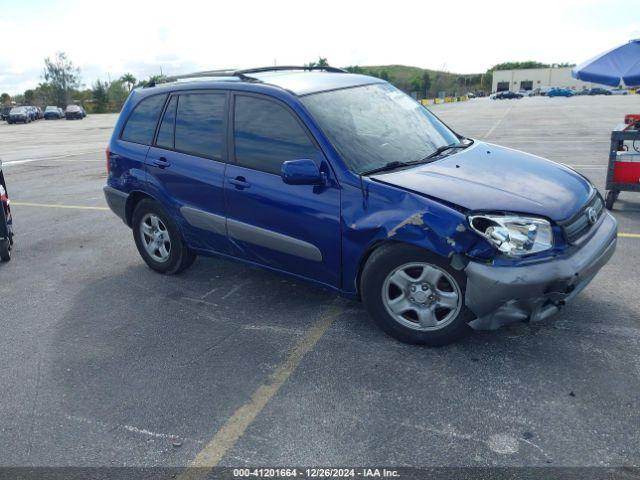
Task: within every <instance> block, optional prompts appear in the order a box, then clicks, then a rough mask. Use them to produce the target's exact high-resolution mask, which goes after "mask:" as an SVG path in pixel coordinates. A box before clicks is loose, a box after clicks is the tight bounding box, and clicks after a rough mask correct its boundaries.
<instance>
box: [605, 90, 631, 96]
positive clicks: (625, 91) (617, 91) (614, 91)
mask: <svg viewBox="0 0 640 480" xmlns="http://www.w3.org/2000/svg"><path fill="white" fill-rule="evenodd" d="M609 91H610V92H611V95H629V90H627V89H626V88H612V89H611V90H609Z"/></svg>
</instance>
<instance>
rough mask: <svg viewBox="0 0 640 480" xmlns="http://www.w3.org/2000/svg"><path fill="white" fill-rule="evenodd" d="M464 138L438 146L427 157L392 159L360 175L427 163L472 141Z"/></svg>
mask: <svg viewBox="0 0 640 480" xmlns="http://www.w3.org/2000/svg"><path fill="white" fill-rule="evenodd" d="M464 140H468V142H467V143H462V142H461V143H452V144H450V145H443V146H442V147H438V148H437V149H436V151H435V152H433V153H431V154H430V155H429V156H428V157H425V158H423V159H422V160H413V161H411V162H399V161H398V160H394V161H393V162H389V163H385V164H384V165H382V166H381V167H377V168H374V169H372V170H367V171H365V172H362V173H361V174H360V175H371V174H373V173H380V172H388V171H390V170H396V169H397V168H402V167H409V166H411V165H420V164H421V163H429V160H431V159H433V158H434V157H437V156H438V155H441V154H442V153H444V152H446V151H447V150H452V149H456V148H461V149H464V148H467V147H468V146H470V145H471V144H472V143H473V140H470V139H464Z"/></svg>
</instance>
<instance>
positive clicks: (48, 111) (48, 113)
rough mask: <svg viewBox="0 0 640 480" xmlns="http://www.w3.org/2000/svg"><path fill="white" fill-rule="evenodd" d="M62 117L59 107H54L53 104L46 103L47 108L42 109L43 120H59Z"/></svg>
mask: <svg viewBox="0 0 640 480" xmlns="http://www.w3.org/2000/svg"><path fill="white" fill-rule="evenodd" d="M63 117H64V113H63V112H62V109H61V108H58V107H55V106H53V105H48V106H47V108H45V109H44V119H45V120H60V119H61V118H63Z"/></svg>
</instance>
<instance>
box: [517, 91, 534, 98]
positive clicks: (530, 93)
mask: <svg viewBox="0 0 640 480" xmlns="http://www.w3.org/2000/svg"><path fill="white" fill-rule="evenodd" d="M518 94H519V95H522V96H523V97H533V95H534V93H533V90H518Z"/></svg>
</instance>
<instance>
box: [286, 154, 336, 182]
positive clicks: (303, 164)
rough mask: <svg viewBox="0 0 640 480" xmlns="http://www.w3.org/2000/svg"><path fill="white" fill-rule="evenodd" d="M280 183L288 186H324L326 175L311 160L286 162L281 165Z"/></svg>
mask: <svg viewBox="0 0 640 480" xmlns="http://www.w3.org/2000/svg"><path fill="white" fill-rule="evenodd" d="M281 176H282V181H283V182H284V183H287V184H289V185H324V183H325V182H326V175H325V174H324V173H322V172H321V171H320V168H319V167H318V165H316V162H314V161H313V160H309V159H307V158H305V159H301V160H288V161H286V162H283V163H282V170H281Z"/></svg>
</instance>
